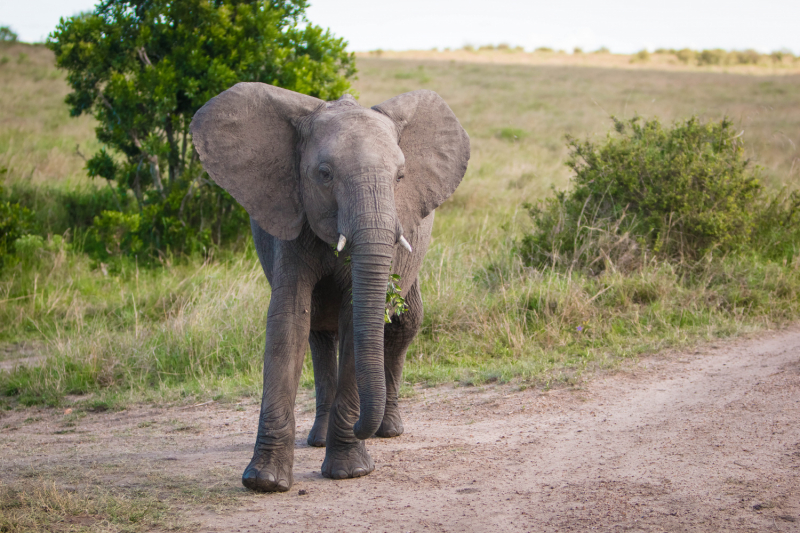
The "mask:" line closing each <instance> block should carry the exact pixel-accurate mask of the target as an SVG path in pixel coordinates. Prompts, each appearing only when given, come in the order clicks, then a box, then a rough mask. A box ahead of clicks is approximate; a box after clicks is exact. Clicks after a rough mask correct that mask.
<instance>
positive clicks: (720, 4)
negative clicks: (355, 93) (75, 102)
mask: <svg viewBox="0 0 800 533" xmlns="http://www.w3.org/2000/svg"><path fill="white" fill-rule="evenodd" d="M95 3H96V2H95V0H1V1H0V26H2V25H6V26H11V28H12V29H13V30H14V31H16V32H17V33H18V34H19V35H20V38H21V39H22V40H23V41H27V42H35V41H43V40H44V39H45V38H46V37H47V34H48V33H50V32H51V31H52V30H53V28H55V25H56V24H57V23H58V19H59V17H62V16H70V15H73V14H75V13H78V12H80V11H84V10H88V9H91V8H92V7H93V6H94V4H95ZM307 15H308V18H309V20H310V21H311V22H312V23H314V24H317V25H319V26H323V27H327V28H330V29H331V30H332V31H333V33H334V34H336V35H337V36H339V37H344V38H345V39H346V40H347V41H349V42H350V49H351V50H354V51H366V50H374V49H377V48H381V49H384V50H410V49H429V48H433V47H438V48H445V47H451V48H460V47H462V46H464V45H465V44H472V45H482V44H500V43H507V44H510V45H513V46H517V45H519V46H523V47H524V48H525V49H527V50H531V49H533V48H536V47H538V46H549V47H552V48H556V49H564V50H568V51H570V50H572V48H574V47H576V46H579V47H582V48H583V49H584V50H587V51H588V50H594V49H597V48H599V47H600V46H606V47H608V48H610V49H611V51H613V52H624V53H631V52H636V51H638V50H641V49H642V48H648V49H650V50H653V49H655V48H684V47H689V48H694V49H702V48H725V49H745V48H755V49H757V50H759V51H761V52H771V51H773V50H779V49H782V48H786V49H789V50H791V51H792V52H794V53H795V54H800V1H799V0H762V1H761V2H754V1H753V0H747V1H744V0H669V1H663V0H661V1H659V2H653V1H649V2H647V1H642V0H606V1H604V2H600V1H597V0H571V1H561V2H558V1H553V0H548V1H545V2H536V1H531V0H528V1H523V0H494V1H491V2H486V1H476V0H402V1H381V0H317V1H316V2H314V1H312V5H311V7H310V8H309V9H308V12H307Z"/></svg>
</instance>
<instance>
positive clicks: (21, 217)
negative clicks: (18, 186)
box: [0, 186, 33, 268]
mask: <svg viewBox="0 0 800 533" xmlns="http://www.w3.org/2000/svg"><path fill="white" fill-rule="evenodd" d="M32 228H33V212H31V210H30V209H28V208H27V207H22V206H21V205H19V203H12V202H10V201H8V200H6V197H5V194H4V191H3V188H2V187H1V186H0V268H3V266H4V265H5V264H6V262H7V260H8V256H9V255H10V254H11V253H12V252H13V245H14V242H16V240H17V239H19V238H20V237H22V236H23V235H26V234H28V233H29V232H31V231H32Z"/></svg>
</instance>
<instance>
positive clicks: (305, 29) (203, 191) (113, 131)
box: [48, 0, 356, 253]
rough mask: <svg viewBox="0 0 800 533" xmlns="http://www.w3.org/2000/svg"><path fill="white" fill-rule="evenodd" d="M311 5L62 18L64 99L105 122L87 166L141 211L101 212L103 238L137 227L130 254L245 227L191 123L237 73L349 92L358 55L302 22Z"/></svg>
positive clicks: (228, 1)
mask: <svg viewBox="0 0 800 533" xmlns="http://www.w3.org/2000/svg"><path fill="white" fill-rule="evenodd" d="M306 7H307V2H306V0H272V1H265V0H104V1H102V2H101V3H100V4H98V5H97V7H96V8H95V9H94V11H93V12H91V13H85V14H81V15H77V16H74V17H71V18H68V19H61V22H60V23H59V25H58V26H57V28H56V30H55V31H54V32H53V33H52V34H51V35H50V37H49V39H48V46H49V47H50V49H51V50H53V52H55V55H56V62H57V65H58V66H59V67H61V68H63V69H66V70H67V71H68V77H67V81H68V83H69V84H70V86H71V88H72V92H71V93H70V94H69V95H68V96H67V98H66V101H67V103H68V104H69V106H70V112H71V114H72V115H73V116H78V115H81V114H84V113H88V114H91V115H92V116H94V117H95V118H96V119H97V120H98V122H99V125H98V127H97V129H96V133H97V138H98V140H100V141H101V142H102V143H103V144H104V145H105V147H104V148H103V149H101V150H100V151H99V152H98V153H97V154H95V155H94V156H93V157H91V158H90V159H89V160H88V161H87V171H88V173H89V174H90V175H91V176H96V177H102V178H105V179H106V180H108V182H109V184H113V185H114V186H115V188H116V189H117V190H118V191H119V193H120V196H121V199H122V200H123V201H121V202H120V205H121V211H124V210H125V207H124V205H125V203H124V200H126V199H127V198H130V197H131V196H132V197H133V198H135V201H134V202H133V206H134V207H133V210H134V211H135V210H136V208H137V207H138V211H139V212H138V213H135V212H132V213H128V214H126V215H125V216H120V214H116V215H114V214H109V215H108V216H106V215H102V216H100V217H98V219H97V220H96V223H95V225H96V226H98V228H100V230H101V231H99V233H98V235H101V234H103V231H105V230H109V228H107V227H106V226H108V225H109V224H110V225H112V226H118V225H119V224H123V226H125V227H124V228H122V230H119V228H117V230H113V231H111V230H109V231H111V234H114V233H115V231H116V233H117V234H118V233H119V231H123V232H125V231H127V232H128V233H131V232H132V233H135V235H134V238H128V242H130V243H131V246H130V247H129V249H128V250H127V251H128V252H134V253H136V252H138V251H139V250H142V249H145V248H146V249H149V250H151V252H152V251H163V250H166V249H170V250H172V251H179V252H187V251H189V252H190V251H192V249H194V248H196V247H198V246H200V247H202V246H206V245H207V244H208V242H207V241H208V239H209V237H210V238H211V239H212V240H213V241H215V242H217V243H219V242H220V241H221V240H223V237H224V235H225V232H226V229H225V227H226V224H228V225H229V226H232V228H231V231H232V232H234V233H237V232H238V231H239V229H238V228H239V226H240V224H239V221H241V220H242V219H243V218H244V217H243V213H242V212H241V211H240V208H239V207H238V206H237V205H236V204H235V202H234V201H233V199H232V198H231V197H230V196H228V195H227V193H225V192H224V191H223V190H222V189H221V188H219V187H217V186H216V185H214V184H213V183H212V182H211V181H210V180H208V179H206V178H205V177H204V175H203V171H202V167H201V165H200V163H199V161H198V158H197V155H196V153H195V151H194V149H193V148H192V146H191V136H190V134H189V124H190V122H191V119H192V116H193V115H194V113H195V111H197V109H199V108H200V107H201V106H202V105H203V104H204V103H205V102H206V101H207V100H209V99H210V98H212V97H213V96H216V95H217V94H219V93H220V92H222V91H224V90H225V89H228V88H229V87H231V86H232V85H234V84H235V83H237V82H241V81H258V82H264V83H269V84H272V85H277V86H279V87H283V88H286V89H290V90H294V91H298V92H302V93H305V94H310V95H313V96H316V97H319V98H322V99H326V100H329V99H335V98H338V97H339V96H341V95H342V93H344V92H345V91H347V90H348V89H349V87H350V82H349V80H350V79H352V77H353V76H354V74H355V72H356V71H355V57H354V54H352V53H348V52H347V51H346V46H347V43H346V42H345V41H344V40H343V39H341V38H336V37H334V36H333V35H332V34H331V33H330V32H329V31H328V30H323V29H322V28H320V27H318V26H314V25H312V24H310V23H307V20H306V19H305V15H304V12H305V9H306ZM104 217H105V218H104ZM244 220H246V218H244ZM120 221H125V222H120ZM104 228H105V229H104ZM112 229H113V228H112ZM117 236H118V237H119V235H117ZM128 237H130V235H128ZM104 248H106V249H108V246H104ZM122 251H123V252H124V251H126V250H122Z"/></svg>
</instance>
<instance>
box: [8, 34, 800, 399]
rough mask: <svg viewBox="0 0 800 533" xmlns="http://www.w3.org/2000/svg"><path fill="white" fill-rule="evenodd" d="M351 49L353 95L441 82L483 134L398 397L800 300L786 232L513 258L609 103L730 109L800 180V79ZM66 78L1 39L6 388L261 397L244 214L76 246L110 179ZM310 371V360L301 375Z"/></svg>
mask: <svg viewBox="0 0 800 533" xmlns="http://www.w3.org/2000/svg"><path fill="white" fill-rule="evenodd" d="M357 65H358V69H359V73H358V79H357V81H355V83H354V87H353V89H354V91H355V93H357V96H358V98H359V101H360V102H361V104H362V105H365V106H370V105H374V104H377V103H380V102H382V101H384V100H386V99H388V98H391V97H392V96H395V95H397V94H399V93H403V92H406V91H412V90H416V89H423V88H424V89H432V90H434V91H436V92H438V93H439V94H440V95H441V96H442V97H443V98H444V99H445V100H446V101H447V102H448V104H449V105H450V107H451V108H452V109H453V111H454V112H455V114H456V116H457V117H458V118H459V119H460V121H461V123H462V125H463V126H464V128H465V129H466V130H467V132H468V133H469V135H470V138H471V143H472V157H471V160H470V165H469V168H468V170H467V174H466V177H465V179H464V181H463V182H462V184H461V186H460V187H459V188H458V189H457V191H456V193H455V194H454V196H453V197H452V198H451V199H450V200H448V201H447V202H446V203H445V204H444V205H443V206H442V207H440V208H439V209H438V210H437V213H436V223H435V226H434V238H433V242H432V245H431V248H430V250H429V252H428V255H427V256H426V259H425V266H424V267H423V270H422V274H421V282H422V295H423V300H424V302H425V320H424V324H423V329H422V331H421V332H420V334H419V336H418V337H417V338H416V340H415V341H414V343H413V344H412V346H411V348H410V350H409V352H408V356H407V363H406V367H405V382H406V384H407V387H406V391H410V390H411V389H410V387H412V386H414V385H419V384H426V385H436V384H440V383H454V384H457V385H473V384H480V383H485V382H492V381H501V382H505V381H514V382H515V383H519V385H520V387H528V386H537V387H549V386H552V385H554V384H557V383H563V382H571V381H573V380H575V379H578V378H580V377H581V376H584V375H586V374H588V373H592V372H595V371H597V370H600V369H605V368H613V367H614V366H615V365H618V364H619V363H620V362H621V361H624V360H625V359H629V358H634V357H636V356H637V355H640V354H645V353H653V352H656V351H658V350H662V349H665V348H670V347H680V346H685V345H688V344H691V343H695V342H699V341H702V340H709V339H715V338H721V337H729V336H733V335H742V334H746V333H748V332H753V331H758V330H761V329H764V328H776V327H780V326H782V325H785V324H787V323H790V322H792V321H795V320H796V319H797V317H798V316H799V315H800V254H798V245H797V243H796V242H795V243H792V242H789V243H788V244H786V243H784V245H785V246H784V248H782V250H784V251H783V252H781V253H782V255H781V254H778V255H775V254H773V255H769V254H767V255H764V254H759V253H757V251H753V250H752V249H748V250H745V251H742V252H739V253H727V252H726V253H718V254H714V253H712V254H710V255H707V256H704V257H703V258H700V259H696V260H694V259H693V260H691V261H690V260H688V259H687V260H685V261H678V262H670V261H662V260H660V259H658V258H653V257H650V258H649V259H648V257H647V255H646V254H645V256H643V257H640V258H639V259H638V260H637V261H636V264H635V265H634V266H630V265H627V266H624V267H623V265H621V264H618V262H617V261H616V260H615V259H614V258H611V257H605V258H600V259H601V260H602V263H603V264H604V265H605V266H604V268H602V269H587V268H578V267H575V268H572V267H570V266H569V265H566V266H564V265H561V266H559V267H556V266H551V267H548V266H546V265H541V264H539V265H536V264H532V263H531V262H530V261H527V260H526V259H525V257H524V256H523V254H521V253H520V250H521V249H522V248H523V245H522V243H523V241H524V237H525V236H526V235H528V234H530V233H531V232H532V231H533V222H532V219H531V216H530V214H529V208H528V207H526V204H533V205H535V204H536V203H537V202H539V201H541V200H543V199H545V198H547V197H549V196H551V195H552V194H553V189H554V188H555V189H556V190H564V189H567V188H568V186H569V183H570V178H571V177H572V176H573V170H572V169H570V168H569V167H567V166H566V165H565V162H566V161H567V159H568V155H569V150H568V147H567V144H566V140H565V135H571V136H573V137H575V138H578V139H589V140H592V141H593V142H602V141H603V140H604V139H605V138H606V135H608V134H609V132H613V130H614V122H613V121H612V119H611V116H614V117H617V118H618V119H620V120H627V119H631V118H632V117H634V116H641V117H642V118H643V119H651V118H654V117H658V118H659V119H660V120H661V123H662V124H664V125H670V124H672V123H673V122H675V121H682V120H686V119H688V118H689V117H691V116H697V117H699V118H700V119H701V120H702V121H706V122H714V121H716V122H719V121H720V120H722V119H723V117H728V119H729V120H730V121H731V123H732V126H731V127H732V128H733V129H735V134H736V137H737V139H738V141H737V142H741V143H742V146H743V149H744V157H745V158H747V159H749V160H750V168H754V167H755V166H756V165H757V166H759V167H760V168H761V170H760V171H759V172H760V181H761V183H762V184H763V187H764V190H765V191H766V193H767V194H772V195H775V194H779V195H780V194H782V195H783V196H782V197H786V196H787V195H789V194H790V193H791V191H794V190H796V189H797V188H798V183H799V182H800V178H798V176H800V161H799V159H800V153H799V152H798V151H797V145H798V144H800V108H798V106H797V102H798V99H800V75H798V74H791V73H786V72H781V71H778V70H776V69H772V70H770V69H761V70H760V71H756V72H753V71H752V69H751V71H747V72H746V73H738V72H720V71H710V70H706V69H701V68H694V69H683V70H675V69H672V70H670V69H666V68H662V69H658V68H655V67H654V69H653V70H648V69H647V68H644V67H641V66H639V67H638V68H636V69H627V68H614V67H613V66H612V67H609V68H597V67H593V66H590V65H582V66H570V65H567V66H564V65H525V64H491V63H476V62H468V61H455V60H433V59H431V58H424V57H423V58H412V59H409V58H403V57H402V56H398V57H393V58H388V57H379V56H377V55H364V56H363V57H359V59H358V63H357ZM656 66H658V65H656ZM718 70H719V69H718ZM734 70H735V69H734ZM756 70H757V69H756ZM67 93H68V87H67V85H66V83H65V81H64V75H63V73H61V72H60V71H58V70H57V69H56V68H55V66H54V64H53V56H52V53H51V52H50V51H49V50H47V49H46V48H44V47H42V46H29V45H13V46H5V47H3V48H0V172H2V176H1V177H0V179H2V186H3V195H4V198H2V201H3V202H11V203H19V204H20V205H24V206H27V207H28V208H30V209H31V210H32V211H33V213H34V215H33V216H34V217H35V220H36V224H37V227H38V228H40V233H41V236H42V239H39V240H37V239H34V238H28V239H23V241H22V242H21V243H19V244H18V246H17V247H16V248H15V250H16V251H15V254H16V255H14V256H13V257H12V259H11V260H9V261H7V264H6V265H5V266H4V268H3V271H2V273H0V343H1V344H0V346H2V351H0V365H2V367H1V368H2V369H3V370H2V371H1V372H0V402H1V404H2V405H3V406H4V407H5V408H7V409H13V408H15V407H16V406H23V405H38V404H44V405H61V406H67V405H73V404H75V405H83V406H86V407H95V408H98V407H100V408H113V407H119V406H124V405H128V404H131V403H138V402H158V403H165V402H166V403H170V402H177V403H184V402H187V403H188V402H204V401H209V400H217V401H219V400H222V401H224V400H226V399H228V400H235V399H238V398H241V397H242V396H254V397H258V396H260V389H261V367H262V361H261V356H262V352H263V342H264V322H265V318H266V310H267V306H268V303H269V295H270V293H269V287H268V285H267V282H266V280H265V279H264V276H263V273H262V271H261V267H260V265H259V264H258V261H257V258H256V254H255V251H254V250H253V247H252V243H251V239H250V236H249V228H248V227H243V228H242V232H241V236H240V238H239V239H238V240H236V241H235V242H234V243H232V244H228V245H225V246H223V247H216V248H210V249H208V250H207V251H206V252H205V253H200V254H195V255H193V256H188V257H187V256H169V255H167V256H164V257H162V258H161V260H160V261H159V262H157V264H149V263H148V264H144V262H140V261H139V259H137V258H135V257H134V258H132V257H116V258H114V259H113V260H109V261H106V260H99V259H97V258H96V257H92V256H90V255H88V254H86V253H84V252H83V251H82V243H83V242H85V239H86V234H87V228H88V227H89V226H90V225H91V221H92V219H93V217H94V216H95V215H96V214H97V213H96V212H94V211H93V209H92V206H93V205H95V204H93V202H94V200H92V199H93V198H95V199H96V202H95V203H96V205H98V206H100V205H107V202H108V201H109V200H108V198H109V192H108V187H107V184H105V183H104V180H102V178H94V179H90V178H87V177H86V172H85V170H84V166H85V158H88V157H90V156H91V155H92V154H94V153H95V152H96V151H97V150H98V149H99V148H100V145H99V143H98V142H97V141H96V140H95V137H94V124H93V122H92V120H91V119H89V118H87V117H85V116H84V117H80V118H78V119H75V118H70V117H69V113H68V108H67V106H66V104H65V103H64V97H65V96H66V94H67ZM740 132H741V133H740ZM103 202H106V203H105V204H104V203H103ZM74 205H80V206H82V207H81V208H80V209H77V208H71V207H70V206H74ZM787 209H788V208H787ZM795 209H797V207H796V206H795ZM787 212H788V213H789V215H788V216H789V218H788V219H787V220H789V221H790V222H791V223H792V224H795V225H796V224H797V220H796V218H791V217H792V216H795V217H796V215H792V213H791V212H790V210H789V211H787ZM790 235H791V233H790ZM793 235H797V232H796V230H795V233H794V234H793ZM790 240H791V237H790ZM787 250H788V251H787ZM598 257H599V256H598ZM312 384H313V377H312V372H311V364H310V358H308V357H307V358H306V368H305V370H304V373H303V378H302V385H303V386H304V387H309V388H310V387H311V386H312Z"/></svg>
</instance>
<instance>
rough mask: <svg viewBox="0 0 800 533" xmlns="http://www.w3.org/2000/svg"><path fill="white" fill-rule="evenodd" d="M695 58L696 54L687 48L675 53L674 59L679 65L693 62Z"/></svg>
mask: <svg viewBox="0 0 800 533" xmlns="http://www.w3.org/2000/svg"><path fill="white" fill-rule="evenodd" d="M696 56H697V52H695V51H694V50H691V49H689V48H683V49H681V50H678V51H677V52H675V57H677V58H678V61H680V62H681V63H686V64H687V65H688V64H689V62H690V61H693V60H694V58H695V57H696Z"/></svg>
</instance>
